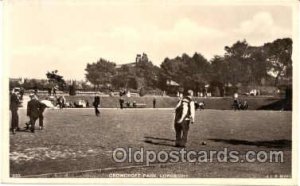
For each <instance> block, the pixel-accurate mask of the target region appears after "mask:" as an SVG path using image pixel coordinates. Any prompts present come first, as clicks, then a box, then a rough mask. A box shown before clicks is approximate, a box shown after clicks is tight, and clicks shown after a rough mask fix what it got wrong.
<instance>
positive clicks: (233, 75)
mask: <svg viewBox="0 0 300 186" xmlns="http://www.w3.org/2000/svg"><path fill="white" fill-rule="evenodd" d="M144 55H145V54H144ZM291 56H292V40H291V39H290V38H284V39H277V40H275V41H273V42H271V43H265V44H264V45H263V46H256V47H254V46H250V45H249V44H248V43H247V41H246V40H244V41H237V42H236V43H234V44H233V45H232V46H226V47H225V54H224V55H223V56H215V57H214V58H213V59H212V60H210V61H208V60H207V59H205V57H204V56H203V55H201V54H200V53H195V54H194V55H193V56H191V57H190V56H188V55H187V54H183V55H182V56H178V57H175V58H174V59H169V58H165V59H164V61H163V62H162V64H161V65H160V68H159V67H157V66H154V65H153V64H152V62H151V61H150V60H149V59H148V57H147V56H146V57H144V56H143V57H142V58H141V59H140V60H138V61H136V62H135V63H132V64H128V65H123V66H121V67H119V68H117V66H116V64H115V63H114V62H110V61H107V60H105V59H102V58H101V59H100V60H99V61H97V62H95V63H91V64H87V67H86V69H85V71H86V79H87V80H88V81H89V82H91V83H92V84H93V85H94V86H95V87H96V88H99V87H109V88H111V89H119V88H127V89H136V90H139V89H161V90H167V87H169V86H168V84H167V82H168V80H172V81H175V82H177V83H178V84H179V85H180V86H181V87H183V88H185V89H193V90H195V91H203V90H204V89H205V85H207V84H209V85H210V87H219V88H220V89H222V88H225V87H228V86H233V87H234V86H258V85H259V86H264V85H273V86H278V84H279V80H281V81H284V83H291V79H292V59H291Z"/></svg>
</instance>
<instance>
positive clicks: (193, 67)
mask: <svg viewBox="0 0 300 186" xmlns="http://www.w3.org/2000/svg"><path fill="white" fill-rule="evenodd" d="M210 71H211V69H210V64H209V62H208V61H207V60H206V59H205V58H204V57H203V56H202V55H201V54H199V53H195V54H194V55H193V57H190V56H188V55H187V54H182V56H181V57H179V56H178V57H176V58H174V59H169V58H166V59H165V60H164V61H163V63H162V64H161V74H160V79H161V80H160V85H161V86H162V85H163V83H162V82H163V81H165V82H166V81H167V80H172V81H175V82H177V83H179V85H180V86H182V87H184V89H185V90H187V89H192V90H194V91H201V90H202V89H203V88H204V85H205V84H206V83H207V82H208V81H209V76H210V75H209V74H210ZM163 86H166V84H164V85H163Z"/></svg>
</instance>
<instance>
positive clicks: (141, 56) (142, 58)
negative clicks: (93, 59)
mask: <svg viewBox="0 0 300 186" xmlns="http://www.w3.org/2000/svg"><path fill="white" fill-rule="evenodd" d="M142 61H145V62H148V61H149V59H148V56H147V54H145V53H143V54H137V55H136V57H135V62H130V63H125V64H119V65H117V66H116V69H120V68H122V67H123V66H127V67H136V64H137V63H139V62H142Z"/></svg>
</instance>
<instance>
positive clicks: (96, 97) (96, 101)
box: [93, 96, 100, 107]
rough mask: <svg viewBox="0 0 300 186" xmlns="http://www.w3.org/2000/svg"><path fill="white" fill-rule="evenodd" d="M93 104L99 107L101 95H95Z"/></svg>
mask: <svg viewBox="0 0 300 186" xmlns="http://www.w3.org/2000/svg"><path fill="white" fill-rule="evenodd" d="M93 105H94V107H98V106H99V105H100V97H99V96H95V98H94V103H93Z"/></svg>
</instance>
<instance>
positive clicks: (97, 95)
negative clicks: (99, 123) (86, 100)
mask: <svg viewBox="0 0 300 186" xmlns="http://www.w3.org/2000/svg"><path fill="white" fill-rule="evenodd" d="M99 105H100V97H99V94H98V93H97V94H96V96H95V97H94V102H93V106H94V108H95V114H96V116H97V117H99V115H100V111H99V110H98V106H99Z"/></svg>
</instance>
